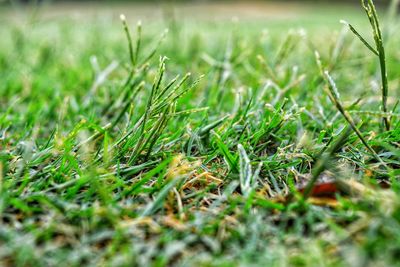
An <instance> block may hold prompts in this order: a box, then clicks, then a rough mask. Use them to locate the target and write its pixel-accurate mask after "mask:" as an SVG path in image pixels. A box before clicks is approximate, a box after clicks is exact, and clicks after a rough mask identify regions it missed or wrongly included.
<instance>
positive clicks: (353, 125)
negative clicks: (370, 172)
mask: <svg viewBox="0 0 400 267" xmlns="http://www.w3.org/2000/svg"><path fill="white" fill-rule="evenodd" d="M324 74H325V78H326V80H327V82H328V89H329V92H330V95H331V97H330V98H331V100H332V102H333V104H334V105H335V106H336V108H337V109H338V110H339V112H340V113H341V114H342V116H343V117H344V118H345V119H346V121H347V122H348V123H349V124H350V126H351V128H352V129H353V131H354V132H355V133H356V135H357V136H358V138H359V139H360V140H361V142H362V143H363V145H364V146H365V147H366V148H367V149H368V150H369V151H370V152H371V153H372V155H373V156H374V158H375V159H376V160H377V161H379V162H380V163H381V164H382V165H383V166H386V164H385V163H384V162H383V161H382V159H381V158H380V157H379V155H378V154H377V153H376V152H375V150H374V149H373V148H372V147H371V146H370V145H369V144H368V142H367V141H366V140H365V138H364V136H363V135H362V133H361V131H360V130H359V129H358V127H357V126H356V123H355V122H354V120H353V118H352V117H351V115H350V114H349V113H348V112H347V111H346V110H345V109H344V107H343V105H342V103H341V101H340V97H339V92H338V90H337V87H336V83H335V82H334V80H333V79H332V77H331V76H330V75H329V73H328V71H325V72H324Z"/></svg>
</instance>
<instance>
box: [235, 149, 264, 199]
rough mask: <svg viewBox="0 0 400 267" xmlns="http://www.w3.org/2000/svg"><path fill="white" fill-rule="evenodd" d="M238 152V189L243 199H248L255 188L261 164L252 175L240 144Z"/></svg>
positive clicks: (247, 159) (247, 158)
mask: <svg viewBox="0 0 400 267" xmlns="http://www.w3.org/2000/svg"><path fill="white" fill-rule="evenodd" d="M238 151H239V166H240V167H239V168H240V170H239V177H240V189H241V191H242V194H243V195H244V196H245V197H249V195H250V194H251V192H252V190H254V188H255V186H256V183H257V178H258V174H259V172H260V170H261V166H262V165H261V164H262V163H261V162H260V164H259V165H258V168H257V169H256V171H255V172H254V173H253V171H252V168H251V163H250V159H249V157H248V156H247V153H246V150H245V149H244V147H243V146H242V145H241V144H239V145H238Z"/></svg>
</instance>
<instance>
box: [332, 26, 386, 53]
mask: <svg viewBox="0 0 400 267" xmlns="http://www.w3.org/2000/svg"><path fill="white" fill-rule="evenodd" d="M340 23H342V24H344V25H346V26H347V27H349V29H350V30H351V31H352V32H353V33H354V35H355V36H357V37H358V39H360V41H361V42H362V43H363V44H364V45H365V46H366V47H367V48H368V49H369V50H370V51H371V52H372V53H374V54H375V55H376V56H379V54H378V51H376V49H375V48H373V47H372V45H370V44H369V43H368V42H367V40H365V39H364V38H363V37H362V36H361V35H360V34H359V33H358V31H357V30H356V29H355V28H354V27H353V25H351V24H350V23H348V22H347V21H345V20H341V21H340Z"/></svg>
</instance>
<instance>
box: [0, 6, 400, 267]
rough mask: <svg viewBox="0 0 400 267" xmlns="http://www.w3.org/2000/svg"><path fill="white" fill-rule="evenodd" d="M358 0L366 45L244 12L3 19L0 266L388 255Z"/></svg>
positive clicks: (391, 243) (372, 81)
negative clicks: (218, 19) (193, 17)
mask: <svg viewBox="0 0 400 267" xmlns="http://www.w3.org/2000/svg"><path fill="white" fill-rule="evenodd" d="M362 4H363V5H362V6H363V8H364V9H365V10H366V11H367V15H368V18H369V19H370V23H371V26H372V30H373V34H374V38H375V39H374V40H375V46H372V45H370V44H369V42H368V41H366V38H364V37H362V36H364V35H362V34H360V33H359V31H356V30H355V28H354V27H353V26H351V25H350V30H351V31H352V32H353V33H355V34H356V35H357V37H358V38H359V39H361V41H362V43H361V44H360V43H354V42H353V38H352V37H351V36H350V35H349V34H347V33H346V31H340V29H337V28H333V29H330V30H329V31H328V30H326V29H325V28H321V29H319V30H317V29H315V28H305V29H302V30H288V29H285V30H284V31H283V30H282V31H281V30H280V31H273V30H271V31H270V32H266V31H264V32H263V31H262V28H263V27H264V25H261V24H262V23H261V22H257V23H255V24H254V22H251V21H247V22H246V21H245V22H241V23H239V24H230V23H225V24H223V27H222V28H219V27H218V25H219V24H217V25H215V24H213V23H210V22H207V21H203V22H201V23H200V24H199V25H200V26H199V25H197V26H196V25H195V24H192V23H191V22H190V21H189V22H186V23H184V22H183V21H182V22H180V20H179V17H177V18H176V19H175V20H176V21H175V20H174V33H173V34H172V35H169V34H167V32H166V31H163V30H164V26H165V25H163V24H164V22H162V21H161V22H157V23H155V24H150V25H146V24H145V23H144V24H143V25H144V26H142V24H141V23H139V24H138V25H137V28H136V31H135V33H132V32H131V31H130V26H129V25H130V23H129V20H127V19H126V18H125V17H124V16H121V19H122V24H123V29H122V30H121V29H120V27H119V26H120V25H118V26H117V24H118V23H117V22H116V21H114V20H111V21H107V20H105V19H104V18H101V19H99V18H97V19H93V18H92V19H87V20H86V21H84V23H83V22H82V21H81V20H79V21H74V20H73V19H69V20H67V21H63V20H60V21H58V20H57V21H55V22H53V23H44V22H40V20H39V21H37V22H36V23H34V24H31V23H27V24H24V25H21V24H17V23H15V22H12V21H11V20H10V21H9V20H6V23H7V27H4V28H2V29H0V31H1V32H2V33H3V34H4V36H7V37H9V38H4V40H8V41H4V42H0V67H1V69H2V70H3V71H2V72H1V76H2V77H1V78H2V79H1V81H2V82H1V83H0V93H1V98H0V107H1V110H0V147H1V150H0V223H1V227H0V262H1V264H2V265H5V266H30V265H34V266H81V265H83V264H84V265H88V266H97V265H99V266H132V265H134V266H135V265H143V266H152V265H154V266H168V265H177V266H192V265H200V266H225V265H226V266H228V265H268V266H282V265H294V266H313V265H317V266H322V265H325V266H346V265H349V266H354V265H361V264H363V265H364V264H366V263H368V264H370V265H383V266H385V265H387V266H391V265H396V264H398V260H397V258H398V257H397V256H398V253H399V249H398V243H399V242H398V241H399V240H400V230H399V227H398V225H399V223H400V216H399V214H400V206H399V203H400V202H399V196H400V195H399V188H400V187H399V185H400V184H399V181H398V178H399V176H400V172H399V166H400V153H399V141H400V120H399V118H400V116H399V115H398V114H399V113H400V111H399V110H398V104H397V103H398V98H399V91H398V90H393V91H391V92H390V94H389V87H392V86H393V88H394V87H395V86H396V81H397V80H396V79H397V77H398V76H399V75H400V69H399V68H392V66H397V65H398V57H397V53H398V51H397V47H394V46H388V47H387V49H386V51H385V50H384V47H383V40H382V34H381V29H380V26H379V22H378V19H377V11H376V9H375V7H374V5H373V3H372V1H368V2H362ZM4 12H5V11H4ZM7 12H10V11H7ZM310 16H312V14H311V15H310ZM335 16H336V15H335ZM315 19H321V18H320V17H315ZM166 23H167V24H170V23H171V22H170V21H167V22H166ZM392 23H396V22H392ZM305 24H306V23H305ZM78 25H79V27H75V26H78ZM254 25H258V26H257V27H256V26H254ZM260 25H261V26H260ZM104 26H107V29H109V30H107V31H105V30H104ZM335 27H336V26H335ZM362 30H364V29H362ZM124 32H125V36H124ZM160 32H161V36H160V34H159V33H160ZM283 32H285V34H283ZM332 32H333V34H332ZM155 36H156V37H155ZM171 36H172V37H174V38H176V37H177V36H180V37H181V38H182V40H180V41H179V42H177V40H176V39H175V40H171V38H172V37H171ZM389 38H390V39H389V41H392V42H397V41H399V40H398V39H399V38H398V37H397V35H393V36H389ZM127 45H128V46H127ZM361 45H365V46H367V48H368V49H360V46H361ZM316 50H318V57H317V63H318V64H315V51H316ZM371 53H372V54H371ZM371 55H372V56H374V57H375V56H378V57H379V59H380V61H379V62H380V65H379V69H378V72H379V73H380V75H379V76H380V79H379V83H378V82H377V79H376V77H375V75H374V74H375V73H376V71H377V69H376V66H375V64H374V62H372V61H371V60H369V59H370V56H371ZM386 69H389V70H390V71H389V72H388V73H386V72H387V71H386ZM378 84H381V85H378ZM338 88H340V89H341V91H340V94H339V89H338ZM344 89H348V90H347V91H346V90H344ZM350 89H351V90H350ZM377 92H378V95H381V96H380V97H378V98H377V97H376V95H377ZM378 105H380V106H381V110H377V106H378ZM389 107H392V111H389ZM382 123H383V125H384V127H382ZM332 188H333V189H332ZM318 190H319V191H320V192H321V191H322V193H323V194H322V195H318V194H317V191H318Z"/></svg>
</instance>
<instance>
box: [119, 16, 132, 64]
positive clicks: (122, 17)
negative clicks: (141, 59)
mask: <svg viewBox="0 0 400 267" xmlns="http://www.w3.org/2000/svg"><path fill="white" fill-rule="evenodd" d="M119 18H120V19H121V21H122V25H123V26H124V31H125V34H126V39H127V40H128V49H129V59H130V61H131V65H132V68H134V67H135V56H134V53H133V45H132V36H131V32H130V30H129V27H128V23H127V22H126V17H125V15H124V14H121V15H120V16H119Z"/></svg>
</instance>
